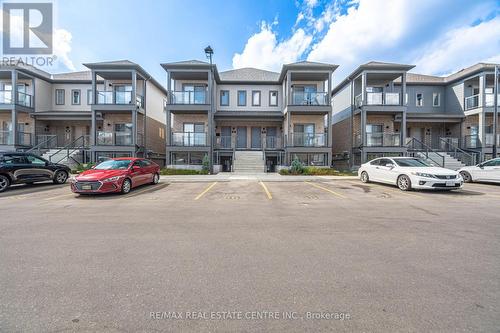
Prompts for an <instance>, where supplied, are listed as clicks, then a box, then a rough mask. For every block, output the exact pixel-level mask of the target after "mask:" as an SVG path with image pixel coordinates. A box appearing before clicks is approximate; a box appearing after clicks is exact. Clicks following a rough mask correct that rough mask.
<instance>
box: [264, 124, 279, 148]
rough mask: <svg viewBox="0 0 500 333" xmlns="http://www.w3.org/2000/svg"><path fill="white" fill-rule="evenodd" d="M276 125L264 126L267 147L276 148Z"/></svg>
mask: <svg viewBox="0 0 500 333" xmlns="http://www.w3.org/2000/svg"><path fill="white" fill-rule="evenodd" d="M276 133H277V130H276V127H267V128H266V146H267V148H276V140H277V139H276Z"/></svg>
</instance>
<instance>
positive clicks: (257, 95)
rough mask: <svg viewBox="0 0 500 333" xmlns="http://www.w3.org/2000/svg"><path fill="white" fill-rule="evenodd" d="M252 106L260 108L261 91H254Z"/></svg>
mask: <svg viewBox="0 0 500 333" xmlns="http://www.w3.org/2000/svg"><path fill="white" fill-rule="evenodd" d="M252 106H260V90H254V91H252Z"/></svg>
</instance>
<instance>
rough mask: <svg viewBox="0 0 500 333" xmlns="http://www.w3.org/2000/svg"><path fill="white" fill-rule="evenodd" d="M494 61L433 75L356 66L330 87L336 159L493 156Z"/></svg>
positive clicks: (438, 160) (443, 161)
mask: <svg viewBox="0 0 500 333" xmlns="http://www.w3.org/2000/svg"><path fill="white" fill-rule="evenodd" d="M494 67H495V65H493V64H484V63H479V64H476V65H474V66H471V67H468V68H465V69H463V70H461V71H459V72H457V73H453V74H451V75H449V76H446V77H438V76H430V75H421V74H414V73H411V72H409V71H410V70H412V69H413V68H414V66H412V65H404V64H393V63H382V62H369V63H366V64H363V65H361V66H359V67H358V68H357V69H356V70H355V71H354V72H353V73H351V74H350V75H349V76H348V77H347V78H346V79H344V80H343V81H342V82H341V83H340V84H338V85H337V86H336V87H335V88H334V89H333V90H332V101H333V126H332V132H333V155H334V158H333V159H334V165H335V164H336V165H339V166H349V167H353V166H359V165H360V164H362V163H364V162H366V161H369V160H371V159H373V158H375V157H380V156H401V155H412V156H420V157H423V158H425V159H428V160H429V161H430V162H433V163H435V164H438V165H442V166H446V167H451V168H455V167H459V166H461V165H464V164H465V165H470V164H474V163H476V162H479V161H481V160H484V159H488V158H491V157H492V155H491V154H492V149H491V146H492V144H493V131H492V128H493V126H492V124H493V102H494V99H493V97H494V96H493V86H494ZM497 135H498V133H497Z"/></svg>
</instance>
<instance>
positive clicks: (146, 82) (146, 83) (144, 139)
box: [142, 75, 152, 158]
mask: <svg viewBox="0 0 500 333" xmlns="http://www.w3.org/2000/svg"><path fill="white" fill-rule="evenodd" d="M151 78H152V76H151V75H149V77H148V78H147V79H146V80H144V92H143V94H144V97H143V98H144V99H143V101H142V107H143V108H144V122H143V124H142V126H143V129H142V132H143V134H142V135H143V138H142V141H143V144H144V158H147V157H148V156H147V155H148V154H147V152H148V145H147V139H146V138H147V137H148V136H147V135H146V131H147V130H146V129H147V126H146V121H147V119H148V117H147V112H146V90H147V86H148V81H150V80H151Z"/></svg>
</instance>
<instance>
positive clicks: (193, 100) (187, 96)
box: [170, 91, 207, 105]
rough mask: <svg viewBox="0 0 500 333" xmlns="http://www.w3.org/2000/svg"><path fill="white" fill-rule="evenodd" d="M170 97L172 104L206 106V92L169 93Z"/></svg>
mask: <svg viewBox="0 0 500 333" xmlns="http://www.w3.org/2000/svg"><path fill="white" fill-rule="evenodd" d="M170 96H171V98H170V102H171V103H172V104H187V105H196V104H207V93H206V91H171V92H170Z"/></svg>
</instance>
